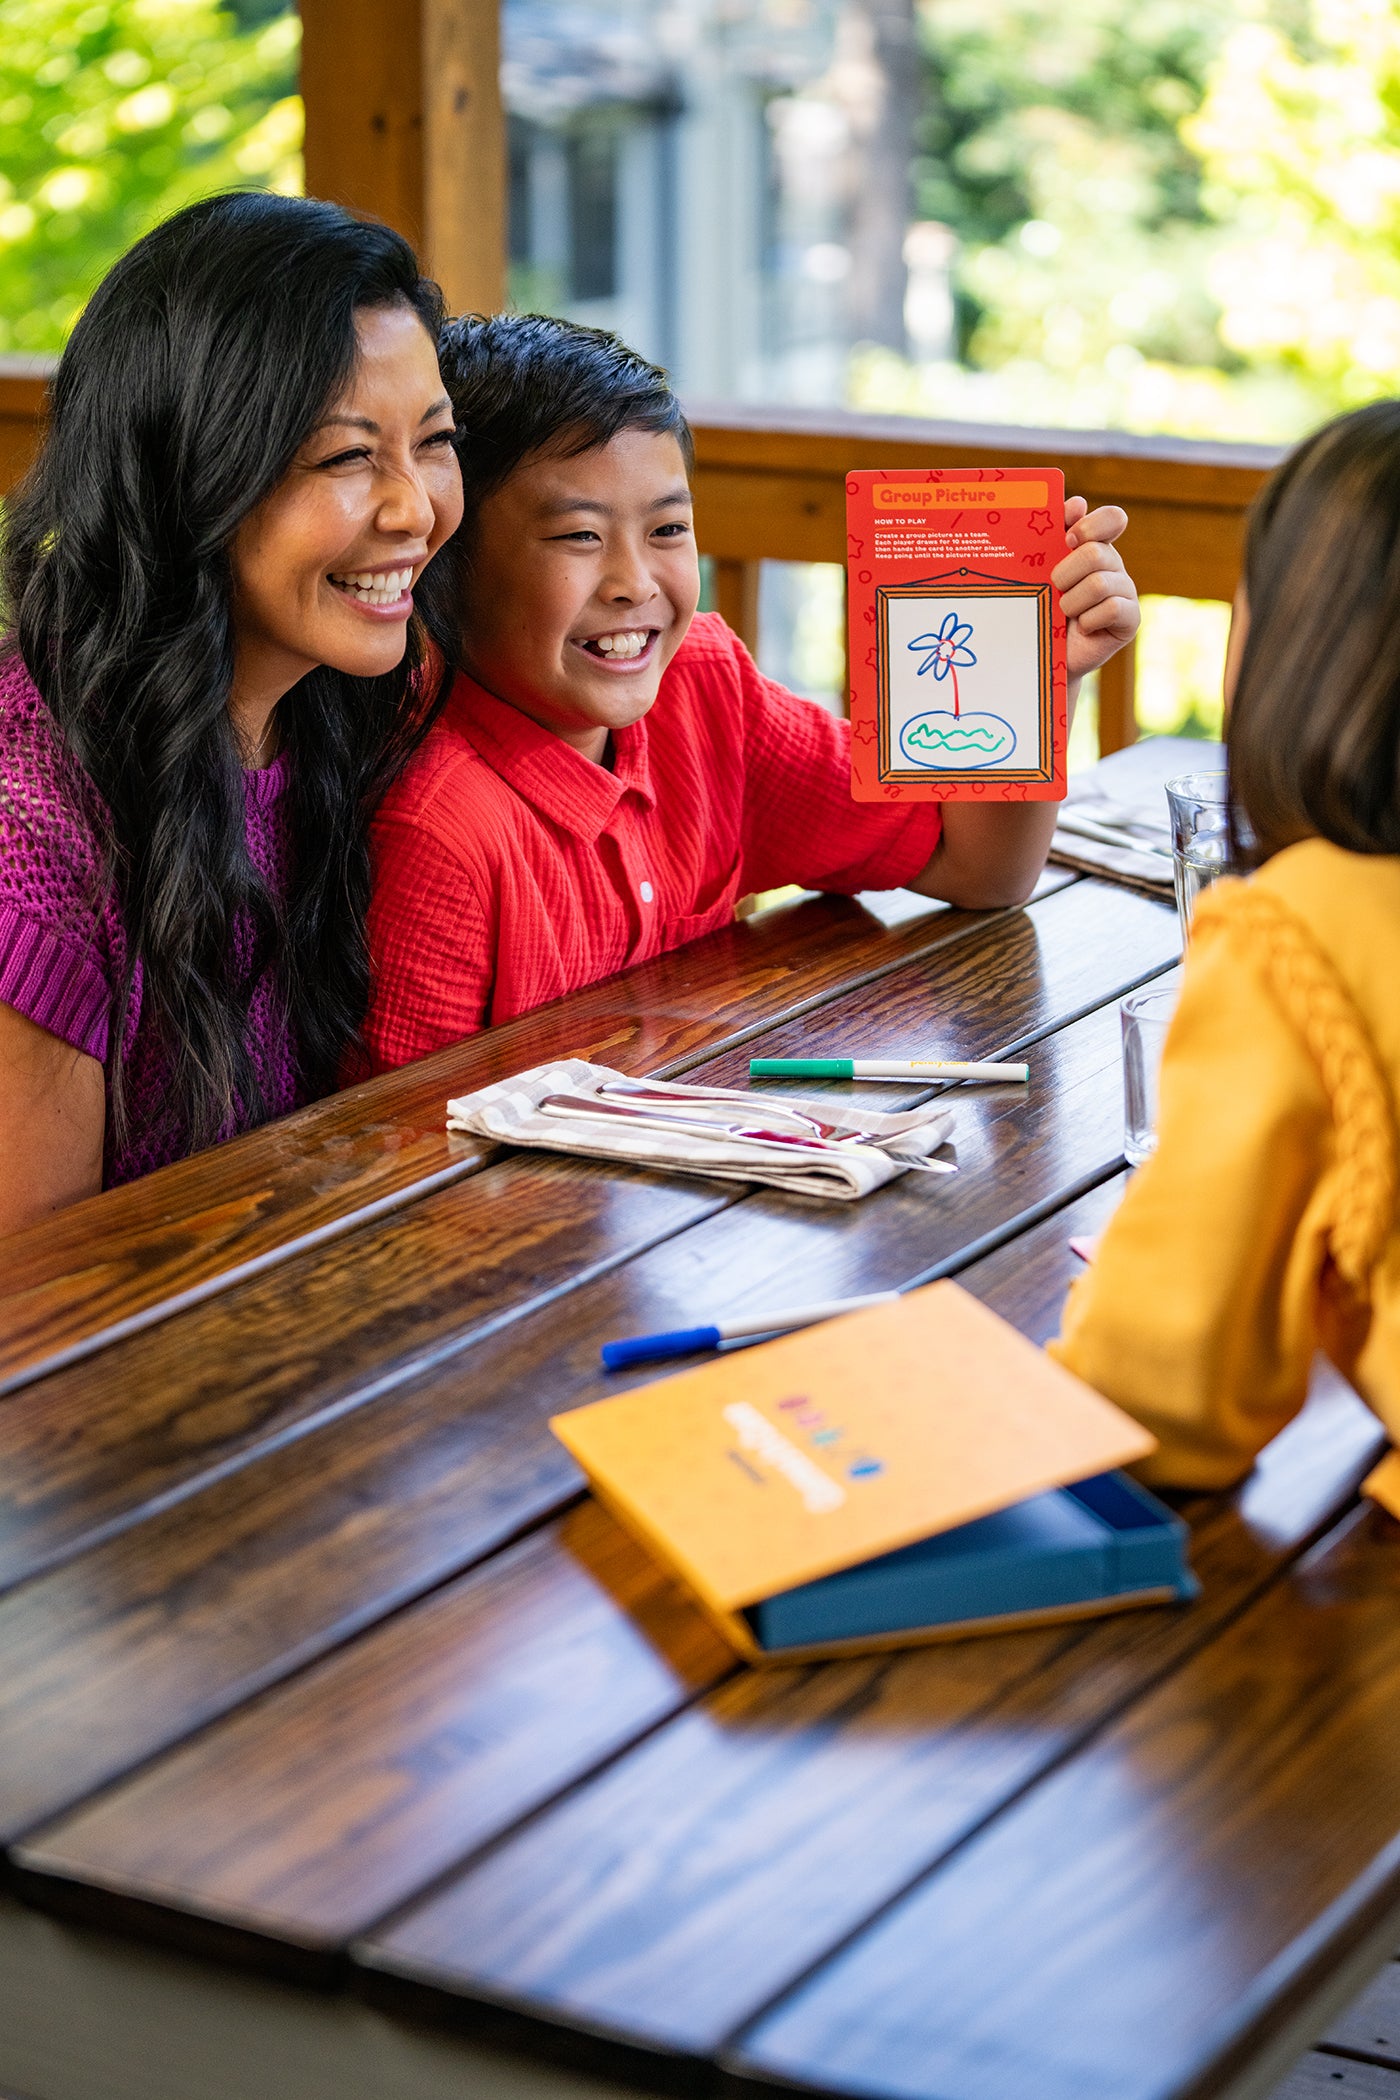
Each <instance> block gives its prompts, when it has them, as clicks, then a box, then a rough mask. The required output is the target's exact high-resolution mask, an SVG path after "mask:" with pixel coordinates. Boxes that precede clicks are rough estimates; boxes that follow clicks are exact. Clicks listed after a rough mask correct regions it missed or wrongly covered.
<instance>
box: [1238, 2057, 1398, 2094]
mask: <svg viewBox="0 0 1400 2100" xmlns="http://www.w3.org/2000/svg"><path fill="white" fill-rule="evenodd" d="M1269 2100H1400V2071H1387V2070H1382V2069H1380V2068H1379V2067H1378V2066H1377V2065H1375V2064H1368V2063H1357V2062H1356V2061H1354V2060H1351V2059H1348V2058H1345V2057H1339V2056H1328V2055H1325V2054H1323V2053H1322V2052H1321V2051H1319V2050H1309V2052H1308V2054H1307V2055H1306V2056H1305V2057H1303V2058H1302V2060H1301V2062H1299V2063H1297V2064H1295V2065H1294V2067H1293V2069H1292V2070H1291V2071H1290V2072H1289V2074H1288V2076H1287V2077H1286V2078H1285V2079H1284V2080H1283V2081H1282V2083H1281V2084H1279V2085H1276V2086H1275V2087H1274V2090H1273V2091H1272V2093H1270V2095H1269Z"/></svg>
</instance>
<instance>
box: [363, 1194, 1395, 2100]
mask: <svg viewBox="0 0 1400 2100" xmlns="http://www.w3.org/2000/svg"><path fill="white" fill-rule="evenodd" d="M1103 1208H1104V1205H1103V1204H1102V1202H1101V1201H1097V1202H1094V1203H1092V1204H1088V1205H1085V1206H1084V1207H1082V1208H1079V1209H1077V1210H1076V1211H1075V1212H1073V1213H1069V1214H1065V1215H1064V1216H1061V1217H1058V1218H1055V1219H1052V1220H1049V1221H1047V1222H1046V1223H1045V1224H1044V1225H1042V1226H1041V1227H1039V1228H1037V1230H1036V1231H1035V1232H1034V1233H1031V1234H1028V1235H1026V1237H1025V1238H1024V1239H1023V1240H1021V1241H1019V1242H1018V1243H1017V1247H1018V1250H1022V1249H1023V1250H1024V1254H1025V1262H1024V1266H1026V1267H1029V1268H1032V1269H1034V1270H1036V1271H1037V1272H1038V1273H1036V1274H1035V1276H1034V1278H1033V1281H1032V1283H1031V1286H1030V1290H1029V1293H1028V1297H1027V1298H1026V1299H1023V1296H1022V1286H1021V1283H1020V1281H1019V1278H1018V1277H1017V1276H1015V1275H1011V1276H1009V1277H1007V1278H1006V1280H1005V1281H1004V1282H1003V1283H1002V1284H1001V1285H999V1286H993V1285H991V1284H990V1283H989V1282H987V1281H986V1280H983V1279H980V1278H979V1277H978V1275H977V1272H976V1271H973V1272H970V1274H969V1276H968V1278H966V1279H965V1281H967V1282H969V1283H970V1284H972V1285H973V1286H974V1287H975V1286H976V1285H977V1284H978V1283H979V1282H980V1283H981V1284H982V1293H983V1294H985V1296H986V1297H987V1299H988V1302H990V1303H992V1304H993V1305H994V1306H995V1308H996V1309H997V1310H998V1311H1001V1312H1002V1313H1003V1314H1004V1315H1005V1316H1007V1317H1009V1318H1011V1319H1013V1321H1014V1322H1015V1324H1017V1325H1018V1326H1019V1325H1022V1324H1023V1310H1022V1308H1023V1304H1025V1303H1028V1304H1029V1306H1030V1308H1031V1310H1032V1313H1033V1315H1036V1316H1038V1313H1039V1308H1040V1305H1041V1303H1042V1301H1043V1297H1044V1294H1045V1284H1044V1268H1045V1267H1046V1266H1054V1265H1056V1264H1058V1269H1059V1290H1060V1293H1061V1294H1062V1293H1063V1289H1064V1285H1065V1282H1066V1280H1067V1276H1068V1273H1069V1270H1070V1265H1071V1264H1072V1262H1073V1260H1074V1257H1073V1256H1072V1255H1070V1254H1069V1251H1068V1248H1067V1245H1066V1233H1067V1230H1068V1231H1070V1232H1073V1231H1075V1230H1077V1229H1087V1230H1092V1229H1093V1225H1094V1223H1095V1222H1097V1218H1098V1216H1100V1215H1101V1214H1102V1210H1103ZM1378 1443H1379V1437H1378V1432H1377V1426H1376V1424H1375V1422H1374V1418H1373V1417H1371V1416H1370V1415H1369V1413H1368V1412H1367V1411H1366V1410H1365V1409H1364V1408H1363V1407H1362V1406H1361V1404H1360V1403H1359V1402H1358V1401H1356V1400H1355V1398H1354V1396H1352V1395H1350V1394H1349V1393H1346V1392H1345V1391H1343V1390H1340V1389H1338V1388H1336V1387H1335V1386H1334V1387H1329V1388H1328V1389H1327V1390H1325V1391H1323V1392H1321V1393H1320V1394H1319V1395H1318V1398H1317V1401H1316V1403H1315V1404H1314V1406H1313V1407H1311V1408H1310V1409H1309V1411H1308V1413H1307V1415H1305V1417H1304V1418H1302V1419H1301V1420H1300V1421H1299V1423H1298V1424H1296V1425H1295V1427H1294V1428H1293V1429H1292V1430H1290V1431H1289V1432H1288V1433H1287V1434H1286V1435H1285V1436H1284V1437H1282V1438H1280V1439H1279V1440H1278V1441H1277V1442H1276V1444H1275V1445H1274V1446H1273V1447H1272V1449H1271V1451H1270V1452H1269V1454H1268V1457H1267V1461H1266V1463H1265V1464H1264V1465H1263V1466H1262V1467H1261V1468H1260V1470H1259V1472H1258V1473H1257V1474H1256V1475H1255V1476H1254V1477H1253V1479H1252V1480H1251V1482H1250V1484H1249V1487H1248V1489H1247V1491H1246V1493H1245V1494H1244V1496H1243V1497H1212V1498H1196V1499H1195V1500H1193V1501H1192V1502H1191V1503H1189V1504H1188V1505H1187V1513H1188V1515H1189V1516H1190V1519H1191V1522H1192V1529H1193V1549H1192V1554H1193V1564H1194V1565H1195V1567H1196V1570H1197V1572H1198V1574H1199V1575H1200V1577H1201V1580H1202V1584H1203V1589H1204V1594H1203V1597H1202V1599H1201V1601H1200V1602H1199V1603H1198V1604H1196V1605H1195V1606H1193V1607H1192V1608H1191V1609H1189V1610H1180V1609H1169V1610H1159V1611H1154V1612H1151V1613H1133V1614H1123V1615H1121V1616H1119V1617H1116V1618H1106V1619H1102V1620H1098V1621H1093V1622H1088V1623H1086V1624H1084V1625H1081V1626H1078V1627H1072V1628H1066V1627H1058V1628H1046V1629H1040V1630H1037V1631H1035V1632H1025V1633H1020V1634H1013V1635H1004V1636H1000V1637H997V1638H995V1639H988V1640H981V1641H975V1642H968V1643H965V1644H955V1645H949V1646H941V1647H933V1648H926V1649H917V1650H909V1651H906V1652H904V1653H902V1654H897V1655H890V1656H881V1657H876V1658H871V1659H868V1660H862V1661H855V1662H850V1663H841V1664H828V1665H826V1666H824V1667H819V1668H809V1669H807V1670H787V1671H765V1672H752V1671H751V1672H746V1673H744V1674H743V1675H742V1676H740V1677H738V1678H735V1679H733V1680H731V1681H729V1682H727V1683H725V1684H724V1685H722V1686H721V1687H720V1688H719V1689H718V1690H717V1691H715V1692H714V1693H712V1694H711V1695H709V1696H708V1697H707V1698H705V1699H703V1700H702V1701H700V1702H699V1703H698V1704H697V1705H695V1706H694V1707H692V1708H691V1709H689V1710H688V1711H686V1712H685V1713H683V1714H682V1715H680V1716H678V1718H677V1719H676V1720H675V1721H674V1722H672V1723H671V1724H670V1725H669V1726H668V1727H666V1728H664V1729H662V1730H660V1731H658V1732H657V1733H656V1734H655V1735H653V1736H651V1737H649V1738H648V1739H647V1740H646V1741H645V1742H644V1743H642V1744H641V1745H640V1746H639V1747H638V1749H637V1750H636V1751H635V1752H633V1753H632V1754H631V1755H629V1756H627V1757H625V1758H622V1759H620V1760H618V1761H617V1762H616V1763H614V1764H613V1765H611V1766H610V1767H609V1768H608V1769H607V1770H606V1771H605V1772H604V1773H602V1774H601V1775H600V1776H599V1778H598V1779H597V1780H596V1781H594V1782H593V1783H592V1784H591V1785H588V1786H584V1787H582V1788H579V1789H577V1790H576V1791H575V1792H573V1793H572V1794H571V1795H570V1796H569V1797H568V1798H567V1799H566V1800H565V1801H563V1802H562V1803H561V1804H560V1805H559V1806H558V1807H557V1808H556V1809H554V1810H553V1811H549V1812H546V1813H544V1814H542V1815H541V1816H539V1817H537V1818H535V1819H534V1820H533V1821H532V1822H531V1823H530V1824H529V1825H528V1826H527V1827H526V1828H525V1829H524V1830H523V1831H522V1832H521V1833H519V1835H518V1836H516V1837H515V1838H513V1839H511V1840H509V1841H507V1842H506V1843H504V1844H502V1845H500V1846H497V1847H495V1848H494V1849H493V1850H492V1851H490V1852H489V1853H488V1854H487V1855H486V1857H485V1858H484V1859H483V1860H481V1861H480V1862H479V1863H478V1864H477V1865H476V1866H474V1867H471V1868H468V1869H467V1871H465V1872H464V1873H463V1874H462V1875H461V1876H459V1877H457V1878H456V1879H455V1880H454V1881H452V1882H451V1883H450V1884H448V1885H447V1886H446V1887H445V1888H444V1889H443V1890H442V1891H440V1892H439V1893H438V1894H437V1895H435V1896H434V1897H432V1898H430V1899H429V1900H428V1901H427V1902H426V1903H425V1904H424V1905H422V1906H421V1907H419V1908H417V1909H415V1910H413V1911H411V1912H410V1913H409V1914H408V1915H407V1916H405V1917H403V1918H402V1919H400V1921H399V1922H398V1923H397V1924H396V1925H394V1926H392V1927H391V1928H389V1929H388V1930H387V1931H386V1932H385V1933H383V1934H382V1935H379V1936H377V1937H376V1938H375V1939H374V1940H373V1941H372V1942H371V1943H370V1944H368V1945H366V1946H364V1947H363V1948H362V1949H361V1950H360V1959H361V1960H362V1961H363V1962H364V1964H365V1965H366V1968H367V1970H369V1971H371V1972H373V1971H378V1972H380V1973H381V1983H380V1989H381V1990H382V1989H383V1983H382V1972H384V1971H389V1972H391V1973H392V1974H393V1975H394V1976H396V1977H398V1978H405V1977H406V1978H408V1979H410V1980H411V1981H412V1982H413V1983H415V1984H416V1985H417V1986H418V1987H419V1988H418V1989H417V1990H416V1991H414V1992H413V1993H412V1994H411V1997H410V2000H409V2002H411V2003H413V2004H415V2005H430V2004H431V2003H432V2002H433V1998H434V1995H436V1997H437V1998H438V2000H439V2002H441V2001H442V2000H446V1999H450V1998H451V1997H454V1996H455V1997H458V1998H462V1999H470V2000H472V2001H474V2003H475V2004H476V2005H478V2006H480V2007H483V2008H487V2007H494V2008H496V2009H497V2014H498V2017H499V2016H500V2012H501V2011H502V2010H504V2011H506V2012H508V2013H509V2014H510V2015H511V2016H512V2017H511V2020H510V2030H511V2031H513V2032H516V2033H519V2034H522V2035H525V2036H528V2037H529V2039H530V2040H531V2041H533V2042H535V2043H536V2044H538V2045H542V2046H546V2047H547V2046H548V2031H547V2030H548V2027H549V2026H552V2025H555V2024H557V2023H558V2022H559V2021H561V2020H564V2021H567V2022H568V2024H569V2026H570V2028H571V2029H573V2030H576V2031H580V2030H581V2031H582V2032H584V2033H585V2034H588V2035H591V2036H593V2037H594V2038H595V2046H596V2049H597V2055H596V2058H595V2060H596V2061H597V2062H598V2063H599V2064H600V2065H601V2066H603V2067H606V2068H610V2069H613V2070H617V2069H621V2068H623V2067H624V2066H625V2065H626V2063H627V2062H628V2061H629V2060H630V2061H631V2062H632V2063H633V2064H634V2065H635V2063H636V2061H637V2059H638V2057H639V2056H641V2055H643V2053H644V2052H646V2051H647V2050H650V2051H652V2052H653V2053H654V2063H655V2062H662V2061H664V2060H665V2059H666V2058H668V2057H671V2058H675V2057H681V2058H684V2057H687V2056H688V2057H690V2058H691V2059H692V2060H696V2061H699V2060H702V2059H704V2058H706V2057H708V2056H711V2055H712V2054H713V2053H714V2052H715V2051H717V2050H718V2049H720V2048H721V2047H722V2046H723V2044H724V2041H725V2038H726V2037H727V2036H729V2035H732V2034H733V2033H734V2032H735V2030H736V2029H739V2028H741V2027H742V2026H743V2024H744V2023H745V2022H746V2021H748V2020H751V2019H752V2018H753V2017H754V2016H755V2015H756V2014H757V2013H758V2012H759V2011H760V2010H761V2009H762V2008H763V2006H764V2005H765V2004H766V2003H767V2002H768V2001H769V2000H771V1999H772V1998H774V1997H775V1996H777V1995H778V1994H780V1993H781V1992H782V1991H784V1990H785V1989H786V1988H787V1987H789V1986H790V1985H791V1984H792V1983H793V1982H794V1981H795V1980H796V1979H797V1978H799V1977H800V1976H801V1975H802V1974H803V1972H804V1970H805V1969H806V1968H807V1967H808V1966H809V1965H811V1964H813V1963H815V1962H818V1961H820V1959H821V1958H822V1956H823V1955H824V1953H825V1952H826V1951H827V1950H828V1949H830V1948H831V1947H832V1946H833V1945H839V1944H840V1943H841V1942H842V1941H843V1940H844V1939H845V1938H846V1937H847V1936H848V1935H849V1934H851V1933H853V1932H855V1931H857V1930H858V1929H859V1928H860V1926H861V1925H862V1924H863V1923H864V1922H865V1921H866V1920H867V1919H869V1918H870V1917H871V1916H872V1914H874V1913H875V1912H876V1911H878V1910H879V1908H880V1907H881V1906H883V1905H885V1904H887V1903H889V1902H891V1901H892V1900H894V1899H895V1898H896V1897H897V1896H898V1894H899V1893H900V1891H901V1890H902V1889H904V1888H906V1887H908V1885H909V1884H910V1883H911V1882H912V1881H914V1880H916V1879H917V1878H918V1877H919V1876H920V1875H921V1874H923V1873H925V1872H927V1871H928V1870H929V1869H930V1868H931V1867H932V1866H933V1865H934V1864H935V1863H936V1862H937V1860H938V1859H939V1858H940V1857H942V1856H944V1855H945V1854H947V1853H949V1852H950V1851H954V1850H955V1848H956V1847H958V1846H959V1845H964V1844H966V1842H967V1840H968V1839H969V1837H970V1836H971V1835H972V1834H973V1833H975V1832H976V1831H977V1829H978V1828H979V1826H980V1825H981V1824H982V1823H983V1822H984V1821H985V1820H987V1819H988V1818H991V1817H995V1815H996V1814H997V1812H998V1811H999V1810H1000V1809H1001V1808H1002V1807H1003V1805H1004V1803H1005V1802H1006V1801H1007V1800H1008V1799H1009V1798H1012V1797H1014V1796H1015V1794H1016V1793H1017V1792H1018V1791H1019V1790H1021V1789H1022V1788H1025V1787H1027V1786H1028V1785H1030V1784H1031V1783H1032V1782H1033V1781H1034V1780H1035V1779H1036V1778H1037V1777H1039V1776H1040V1775H1042V1774H1044V1773H1045V1772H1046V1771H1048V1770H1050V1769H1051V1768H1053V1767H1054V1766H1055V1765H1056V1764H1057V1763H1058V1762H1059V1761H1060V1760H1062V1759H1064V1758H1066V1757H1067V1756H1069V1755H1070V1754H1071V1753H1072V1752H1073V1751H1074V1749H1075V1748H1076V1747H1077V1746H1079V1745H1080V1744H1082V1743H1085V1742H1087V1741H1089V1740H1090V1739H1091V1737H1092V1736H1093V1734H1094V1732H1095V1731H1096V1730H1098V1729H1100V1728H1101V1727H1102V1726H1103V1723H1104V1721H1105V1719H1106V1718H1107V1717H1108V1716H1109V1715H1110V1714H1112V1713H1114V1712H1115V1711H1118V1710H1120V1709H1122V1708H1124V1707H1127V1706H1130V1704H1131V1702H1132V1701H1133V1700H1134V1699H1135V1698H1137V1697H1138V1696H1139V1695H1141V1694H1142V1693H1143V1692H1144V1691H1146V1690H1148V1689H1149V1688H1150V1687H1151V1685H1152V1684H1153V1683H1154V1682H1155V1681H1156V1680H1157V1679H1159V1678H1160V1677H1162V1676H1163V1675H1164V1674H1166V1673H1168V1672H1171V1671H1173V1670H1179V1669H1180V1667H1181V1665H1182V1664H1183V1661H1184V1660H1185V1659H1186V1658H1188V1657H1189V1656H1191V1655H1192V1654H1193V1653H1195V1652H1196V1651H1197V1650H1198V1649H1201V1648H1202V1647H1203V1646H1207V1645H1208V1644H1209V1643H1210V1642H1211V1640H1212V1638H1213V1637H1214V1636H1216V1635H1218V1634H1219V1633H1220V1630H1221V1629H1222V1627H1226V1626H1228V1624H1229V1622H1230V1621H1231V1620H1232V1619H1233V1618H1234V1617H1235V1616H1236V1615H1237V1614H1238V1612H1239V1610H1240V1608H1241V1605H1242V1604H1243V1603H1244V1602H1245V1601H1246V1600H1247V1599H1248V1598H1249V1597H1250V1596H1251V1595H1253V1594H1255V1593H1256V1592H1257V1591H1258V1590H1259V1589H1260V1588H1261V1587H1262V1586H1263V1585H1265V1584H1266V1583H1268V1582H1269V1581H1270V1580H1271V1579H1273V1578H1274V1577H1276V1576H1277V1574H1278V1572H1279V1570H1280V1568H1281V1567H1282V1566H1284V1565H1285V1564H1286V1563H1287V1561H1288V1560H1289V1559H1290V1558H1291V1557H1294V1556H1296V1555H1297V1554H1299V1553H1300V1552H1301V1551H1302V1550H1303V1549H1304V1548H1305V1547H1306V1546H1307V1544H1308V1543H1309V1542H1310V1541H1311V1540H1312V1539H1314V1538H1315V1537H1316V1536H1317V1535H1318V1533H1319V1531H1320V1530H1321V1529H1323V1528H1325V1527H1326V1526H1327V1525H1328V1524H1329V1523H1330V1522H1331V1521H1332V1520H1333V1519H1334V1518H1335V1516H1336V1514H1337V1512H1338V1510H1339V1509H1341V1508H1343V1507H1345V1506H1346V1504H1347V1502H1348V1501H1349V1499H1350V1498H1351V1496H1352V1495H1353V1494H1354V1491H1355V1487H1356V1483H1357V1480H1358V1479H1359V1477H1360V1473H1361V1470H1362V1469H1363V1468H1364V1467H1365V1466H1366V1465H1367V1464H1368V1463H1369V1462H1370V1460H1371V1458H1372V1456H1373V1455H1374V1453H1375V1451H1376V1449H1377V1448H1378ZM1397 1755H1400V1751H1397ZM1032 1798H1035V1796H1034V1794H1033V1795H1032ZM1397 1813H1398V1814H1400V1811H1397ZM936 1879H937V1877H935V1882H936ZM860 1944H861V1943H860V1942H857V1945H858V1946H859V1945H860ZM905 1989H906V1992H907V1991H908V1990H909V1989H910V1986H909V1984H908V1981H907V1979H906V1983H905ZM389 2002H399V1999H398V1994H396V1993H394V1992H392V1991H390V1993H389ZM844 2017H845V2018H846V2019H847V2020H848V2021H850V2022H853V2023H854V2024H855V2025H857V2026H859V2024H860V2020H859V2014H858V2012H857V2010H856V2008H855V2003H854V2000H847V2001H845V2002H844ZM624 2038H625V2039H624ZM813 2061H814V2063H815V2061H816V2059H815V2058H814V2059H813ZM804 2075H806V2076H809V2077H813V2076H814V2075H815V2074H814V2072H813V2070H812V2069H811V2067H808V2069H807V2071H806V2072H805V2073H804ZM869 2076H870V2067H869V2064H866V2063H862V2065H861V2067H860V2069H859V2072H858V2074H857V2073H853V2074H852V2077H851V2080H850V2083H851V2084H853V2085H854V2086H856V2087H857V2088H859V2087H861V2086H862V2084H863V2083H868V2082H869ZM817 2082H820V2081H817ZM1016 2089H1017V2087H1016V2086H1015V2084H1011V2083H1008V2084H1006V2085H1004V2086H1003V2087H1002V2088H1001V2091H1003V2092H1004V2091H1014V2090H1016ZM1022 2089H1025V2090H1034V2091H1038V2088H1036V2087H1035V2086H1034V2085H1033V2084H1029V2085H1027V2084H1025V2083H1024V2081H1023V2088H1022ZM928 2090H929V2091H931V2092H932V2091H935V2090H938V2089H937V2088H936V2087H929V2088H928ZM989 2090H990V2088H989ZM940 2100H941V2096H940Z"/></svg>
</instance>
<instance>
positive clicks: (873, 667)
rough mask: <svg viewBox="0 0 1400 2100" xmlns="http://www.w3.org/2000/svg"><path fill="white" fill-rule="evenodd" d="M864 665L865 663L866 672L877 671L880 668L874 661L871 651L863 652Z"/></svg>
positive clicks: (873, 654) (872, 651) (873, 652)
mask: <svg viewBox="0 0 1400 2100" xmlns="http://www.w3.org/2000/svg"><path fill="white" fill-rule="evenodd" d="M865 663H866V668H867V670H870V671H877V670H878V669H879V668H880V667H879V664H878V663H877V662H876V660H875V651H874V650H873V649H867V650H866V652H865Z"/></svg>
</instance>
